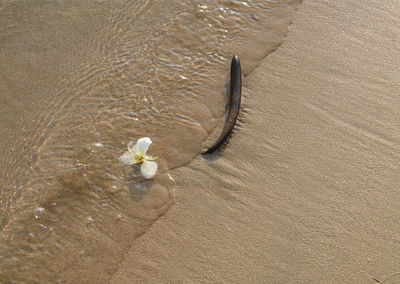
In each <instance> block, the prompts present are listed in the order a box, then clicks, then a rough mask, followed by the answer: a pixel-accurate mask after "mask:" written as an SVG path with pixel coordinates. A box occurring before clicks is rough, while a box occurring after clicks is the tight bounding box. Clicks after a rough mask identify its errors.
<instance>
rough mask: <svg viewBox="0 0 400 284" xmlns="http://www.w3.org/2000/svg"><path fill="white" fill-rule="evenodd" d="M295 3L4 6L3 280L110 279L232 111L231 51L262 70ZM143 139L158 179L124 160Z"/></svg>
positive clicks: (0, 28)
mask: <svg viewBox="0 0 400 284" xmlns="http://www.w3.org/2000/svg"><path fill="white" fill-rule="evenodd" d="M297 4H298V1H286V2H284V3H282V2H280V1H279V2H273V1H270V2H268V1H262V0H260V1H234V0H229V1H228V0H225V1H223V0H221V1H212V0H209V1H196V0H193V1H185V2H182V1H149V0H147V1H145V0H142V1H28V0H26V1H4V2H3V3H2V4H0V35H1V38H0V61H1V62H2V63H3V64H2V67H1V68H0V90H1V91H2V93H4V99H3V100H2V101H1V103H0V108H1V110H2V111H1V112H0V113H1V114H0V115H1V117H0V119H2V121H3V123H4V124H5V126H6V127H3V129H2V130H1V131H2V132H1V133H0V134H1V136H2V137H3V138H2V140H1V141H0V143H2V152H1V158H2V169H1V172H2V174H1V176H0V178H1V184H2V189H1V191H0V193H1V200H0V202H1V203H0V205H1V213H2V217H1V222H0V229H1V232H0V238H1V242H0V279H1V280H2V281H5V282H29V283H35V282H37V283H43V282H46V281H53V282H54V281H60V282H70V283H77V281H78V282H79V281H84V280H90V281H91V282H106V281H107V279H109V278H110V277H111V275H112V274H113V273H114V272H115V270H116V269H117V268H118V265H119V263H120V262H121V261H122V259H123V253H124V251H125V250H126V249H127V248H128V247H129V245H130V244H131V243H132V242H133V241H134V240H135V238H137V237H138V236H140V235H141V234H143V233H145V232H146V230H147V229H148V228H149V226H150V225H151V224H152V223H153V222H154V221H155V220H156V219H157V218H158V217H159V216H161V215H162V214H164V213H165V212H166V211H167V210H168V208H170V206H171V205H172V204H173V202H174V194H175V193H174V179H173V178H172V176H171V175H170V171H171V170H172V169H174V168H176V167H180V166H183V165H186V164H188V163H189V162H190V161H191V160H192V159H193V158H194V157H195V156H196V155H198V153H199V152H200V150H201V149H202V148H203V146H204V145H202V143H203V142H204V141H205V140H206V139H207V137H208V135H209V134H210V132H211V131H212V130H213V128H214V127H215V126H216V125H217V123H218V121H220V120H221V118H222V116H223V112H224V107H225V103H224V97H223V91H222V90H223V89H224V86H225V83H226V79H227V76H228V70H229V61H230V58H231V56H232V54H233V53H238V54H239V55H240V56H241V59H242V63H244V73H245V74H248V73H249V72H251V70H252V69H253V68H254V67H255V66H256V65H257V62H258V60H259V59H260V58H263V57H264V56H266V55H267V54H268V53H269V52H271V51H272V50H274V49H275V48H277V46H279V44H280V43H281V41H282V39H283V37H284V35H285V33H286V30H287V26H288V24H289V22H290V13H291V12H292V10H293V9H294V8H295V7H296V5H297ZM244 95H245V94H244ZM143 136H149V137H151V139H152V140H153V144H152V147H151V153H152V154H155V155H158V156H160V157H161V159H160V160H159V161H158V164H159V172H158V174H157V176H156V178H155V179H154V180H150V181H149V180H144V179H143V178H142V177H141V176H140V175H139V171H138V170H137V169H135V168H129V167H123V166H121V164H120V163H119V162H118V158H119V157H120V155H121V154H122V153H123V152H124V151H125V150H126V144H127V143H128V142H129V141H131V140H136V139H138V138H140V137H143ZM85 277H86V278H85Z"/></svg>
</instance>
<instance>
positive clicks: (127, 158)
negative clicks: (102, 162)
mask: <svg viewBox="0 0 400 284" xmlns="http://www.w3.org/2000/svg"><path fill="white" fill-rule="evenodd" d="M119 160H120V161H121V162H122V163H123V164H125V165H127V166H130V165H133V164H136V163H138V161H137V159H136V156H134V155H132V153H129V152H125V153H124V154H123V155H122V156H121V157H119Z"/></svg>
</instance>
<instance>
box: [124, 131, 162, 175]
mask: <svg viewBox="0 0 400 284" xmlns="http://www.w3.org/2000/svg"><path fill="white" fill-rule="evenodd" d="M150 144H151V140H150V138H148V137H144V138H140V139H139V140H138V141H137V142H136V145H133V142H129V143H128V151H127V152H125V153H124V154H123V155H122V156H121V157H120V158H119V159H120V161H121V162H122V163H124V164H125V165H128V166H130V165H134V164H138V163H140V164H141V166H140V172H141V173H142V175H143V176H144V177H145V178H147V179H150V178H152V177H153V176H154V175H155V174H156V172H157V163H156V162H153V161H154V160H157V159H158V157H152V156H149V155H147V150H148V149H149V146H150Z"/></svg>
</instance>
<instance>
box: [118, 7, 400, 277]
mask: <svg viewBox="0 0 400 284" xmlns="http://www.w3.org/2000/svg"><path fill="white" fill-rule="evenodd" d="M399 13H400V3H399V2H398V1H348V0H337V1H308V0H305V1H303V3H302V4H301V5H300V6H299V8H298V11H297V12H296V13H295V15H294V20H293V24H292V25H291V26H290V28H289V33H288V35H287V38H286V39H285V40H284V43H283V44H282V46H280V47H279V48H278V49H277V50H276V51H275V52H273V53H272V54H270V55H268V56H267V57H266V58H265V59H264V60H262V62H261V64H260V66H259V67H258V68H256V69H255V70H254V71H253V72H252V73H251V74H249V75H248V76H246V77H245V78H244V89H243V100H242V104H243V108H242V110H241V114H240V121H239V123H238V125H237V127H236V129H235V131H234V133H233V135H232V137H231V139H230V140H229V143H228V144H227V147H226V149H225V151H224V152H223V153H222V155H221V157H219V158H218V157H217V158H216V159H215V160H213V161H208V160H207V159H204V158H203V157H201V156H200V155H199V156H198V157H197V158H196V159H195V160H194V161H193V162H192V163H191V164H189V165H188V166H186V167H181V168H178V169H175V170H173V171H171V175H172V176H173V177H174V178H175V179H176V183H177V187H176V203H175V204H174V205H173V206H172V207H171V209H170V210H169V211H168V212H167V213H166V214H165V215H164V216H162V217H161V218H160V219H158V220H157V221H156V222H155V223H154V224H153V225H152V226H151V227H150V228H149V229H148V230H147V231H146V232H145V233H144V234H142V235H141V236H139V237H138V238H136V239H135V240H134V242H133V243H132V244H131V246H130V248H129V250H128V251H127V252H126V254H125V257H124V260H123V262H122V263H121V264H120V269H119V270H118V271H117V273H116V274H115V275H114V277H113V280H112V283H143V282H153V283H160V282H172V283H191V282H192V283H193V282H197V283H200V282H201V283H205V282H214V283H215V282H226V283H377V282H381V283H400V278H399V273H400V237H399V236H400V223H399V220H400V206H399V205H400V194H399V193H400V188H399V185H400V173H399V156H400V151H399V150H400V131H399V128H400V112H399V109H400V96H399V86H400V76H399V71H400V67H399V66H400V56H399V53H398V51H399V46H400V45H399V44H400V18H399ZM239 55H240V54H239ZM242 64H243V65H246V62H242Z"/></svg>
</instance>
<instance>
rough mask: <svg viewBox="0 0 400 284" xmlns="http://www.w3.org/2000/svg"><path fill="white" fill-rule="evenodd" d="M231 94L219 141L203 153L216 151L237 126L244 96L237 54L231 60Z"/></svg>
mask: <svg viewBox="0 0 400 284" xmlns="http://www.w3.org/2000/svg"><path fill="white" fill-rule="evenodd" d="M230 87H231V88H230V96H229V111H228V117H227V119H226V122H225V126H224V129H223V130H222V132H221V134H220V136H219V137H218V139H217V141H216V142H215V143H214V144H213V145H212V146H211V147H210V148H208V149H207V150H203V152H202V153H201V154H202V155H205V154H210V153H213V152H215V151H216V150H217V149H218V148H219V147H220V146H221V145H222V144H223V143H224V141H225V139H226V138H227V137H228V135H229V133H230V132H231V131H232V129H233V127H234V126H235V123H236V119H237V117H238V115H239V109H240V100H241V97H242V68H241V67H240V60H239V58H238V57H237V55H235V56H233V58H232V62H231V86H230Z"/></svg>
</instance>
